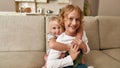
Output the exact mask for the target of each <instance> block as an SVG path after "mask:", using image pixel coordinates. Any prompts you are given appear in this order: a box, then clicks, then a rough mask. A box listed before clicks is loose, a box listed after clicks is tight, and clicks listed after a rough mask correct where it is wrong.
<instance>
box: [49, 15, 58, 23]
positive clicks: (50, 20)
mask: <svg viewBox="0 0 120 68" xmlns="http://www.w3.org/2000/svg"><path fill="white" fill-rule="evenodd" d="M52 21H57V22H58V17H57V16H53V17H50V18H49V22H52Z"/></svg>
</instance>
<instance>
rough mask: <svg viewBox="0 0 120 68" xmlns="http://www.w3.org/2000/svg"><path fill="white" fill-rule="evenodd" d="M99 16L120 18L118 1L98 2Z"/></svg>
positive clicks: (105, 0)
mask: <svg viewBox="0 0 120 68" xmlns="http://www.w3.org/2000/svg"><path fill="white" fill-rule="evenodd" d="M98 15H99V16H120V0H99V9H98Z"/></svg>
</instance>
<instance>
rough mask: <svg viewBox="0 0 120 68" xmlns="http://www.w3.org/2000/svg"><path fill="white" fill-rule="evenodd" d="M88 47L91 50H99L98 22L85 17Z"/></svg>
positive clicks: (90, 17) (93, 18) (92, 18)
mask: <svg viewBox="0 0 120 68" xmlns="http://www.w3.org/2000/svg"><path fill="white" fill-rule="evenodd" d="M83 22H84V24H83V26H84V28H85V31H86V34H87V37H88V45H89V47H90V49H99V35H98V22H97V19H96V18H95V17H92V16H85V17H84V19H83Z"/></svg>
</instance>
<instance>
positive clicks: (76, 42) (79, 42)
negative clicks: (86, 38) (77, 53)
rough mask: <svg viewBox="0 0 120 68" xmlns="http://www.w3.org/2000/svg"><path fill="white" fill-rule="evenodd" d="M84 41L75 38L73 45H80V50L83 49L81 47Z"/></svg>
mask: <svg viewBox="0 0 120 68" xmlns="http://www.w3.org/2000/svg"><path fill="white" fill-rule="evenodd" d="M82 43H83V41H82V40H81V39H78V38H75V39H74V40H73V41H72V44H73V45H78V46H79V48H81V45H82Z"/></svg>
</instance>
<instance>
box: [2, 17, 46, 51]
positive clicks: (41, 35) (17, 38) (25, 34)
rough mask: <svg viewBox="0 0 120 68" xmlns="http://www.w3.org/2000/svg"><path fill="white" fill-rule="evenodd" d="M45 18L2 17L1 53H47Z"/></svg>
mask: <svg viewBox="0 0 120 68" xmlns="http://www.w3.org/2000/svg"><path fill="white" fill-rule="evenodd" d="M44 24H45V23H44V16H0V51H25V50H40V51H45V25H44Z"/></svg>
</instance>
